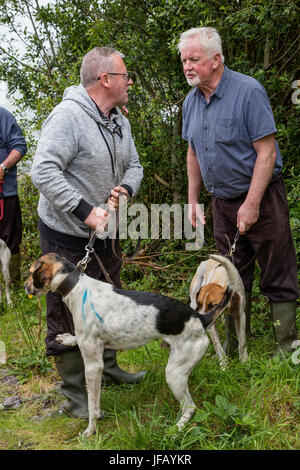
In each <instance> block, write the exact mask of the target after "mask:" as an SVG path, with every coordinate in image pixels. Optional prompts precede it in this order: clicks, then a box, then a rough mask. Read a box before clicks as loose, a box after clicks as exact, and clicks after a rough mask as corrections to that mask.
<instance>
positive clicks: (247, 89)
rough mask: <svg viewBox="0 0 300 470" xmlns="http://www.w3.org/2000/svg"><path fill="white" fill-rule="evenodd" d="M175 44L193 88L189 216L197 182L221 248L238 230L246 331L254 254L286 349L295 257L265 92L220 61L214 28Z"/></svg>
mask: <svg viewBox="0 0 300 470" xmlns="http://www.w3.org/2000/svg"><path fill="white" fill-rule="evenodd" d="M178 49H179V51H180V54H181V60H182V64H183V71H184V74H185V76H186V79H187V82H188V83H189V85H191V86H193V87H194V88H193V90H192V91H191V92H190V93H189V94H188V96H187V97H186V99H185V101H184V104H183V129H182V136H183V138H184V139H185V140H187V142H188V154H187V171H188V182H189V189H188V202H189V204H190V205H191V207H192V210H191V212H190V214H191V222H192V224H193V225H194V226H195V225H196V215H197V216H198V214H196V207H197V206H196V204H197V203H198V199H199V195H200V191H201V187H202V184H204V185H205V187H206V188H207V190H208V191H209V192H210V193H211V194H212V202H213V212H214V236H215V241H216V244H217V247H218V249H219V251H220V252H221V253H222V254H225V253H226V252H227V251H228V244H227V240H226V237H225V234H226V235H227V236H228V237H229V239H230V240H231V241H233V239H234V236H235V233H236V231H237V229H238V230H239V232H240V238H239V240H238V243H237V245H236V252H235V264H236V266H237V268H238V269H240V270H241V277H242V279H243V282H244V286H245V290H246V300H247V306H246V317H247V330H248V331H247V332H248V333H249V330H250V302H251V288H252V278H253V272H254V263H255V259H257V261H258V263H259V266H260V268H261V278H260V289H261V292H262V293H263V294H264V295H266V296H267V297H268V298H269V300H270V304H271V314H272V320H273V322H274V325H275V327H274V333H275V339H276V343H277V351H288V350H291V346H292V342H293V341H294V340H295V339H296V337H297V331H296V299H297V297H298V295H299V289H298V280H297V262H296V253H295V249H294V244H293V240H292V236H291V231H290V226H289V213H288V206H287V201H286V196H285V188H284V183H283V180H282V176H281V170H282V159H281V155H280V151H279V148H278V144H277V142H276V140H275V133H276V125H275V122H274V118H273V113H272V109H271V106H270V102H269V98H268V95H267V93H266V91H265V89H264V88H263V86H262V85H261V84H260V83H259V82H258V81H257V80H255V79H254V78H252V77H249V76H246V75H243V74H240V73H237V72H234V71H232V70H230V69H229V68H228V67H226V66H225V65H224V56H223V53H222V43H221V39H220V36H219V34H218V33H217V31H216V30H215V29H214V28H192V29H191V30H189V31H186V32H184V33H183V34H182V35H181V37H180V41H179V44H178ZM200 220H202V222H204V217H203V216H202V218H201V217H200ZM247 264H248V266H247V269H245V271H244V272H242V268H243V266H246V265H247ZM226 318H227V319H226V324H227V344H226V347H227V349H228V350H230V349H232V346H234V345H235V340H234V336H233V332H234V325H233V321H232V320H231V319H230V318H229V316H228V317H226Z"/></svg>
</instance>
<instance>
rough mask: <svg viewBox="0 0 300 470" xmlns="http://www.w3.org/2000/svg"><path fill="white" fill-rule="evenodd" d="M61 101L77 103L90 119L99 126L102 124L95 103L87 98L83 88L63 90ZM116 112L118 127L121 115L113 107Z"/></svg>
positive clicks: (71, 87) (79, 86)
mask: <svg viewBox="0 0 300 470" xmlns="http://www.w3.org/2000/svg"><path fill="white" fill-rule="evenodd" d="M62 101H64V102H67V101H74V102H75V103H77V104H78V105H79V106H80V107H81V108H82V109H83V110H84V111H85V112H86V113H87V114H88V115H89V116H90V117H91V118H92V119H94V120H95V121H97V122H99V123H100V124H104V122H103V120H102V119H101V115H100V113H99V111H98V108H97V105H96V103H95V102H94V101H93V100H92V98H91V97H90V96H89V94H88V92H87V91H86V89H85V88H84V86H82V85H81V84H80V85H72V86H70V87H68V88H66V89H65V91H64V94H63V98H62ZM114 110H116V113H117V114H116V115H115V117H116V121H117V123H118V124H119V126H121V125H122V117H123V115H122V113H121V111H120V110H119V109H118V108H117V107H115V108H114Z"/></svg>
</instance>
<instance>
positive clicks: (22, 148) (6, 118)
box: [0, 108, 27, 157]
mask: <svg viewBox="0 0 300 470" xmlns="http://www.w3.org/2000/svg"><path fill="white" fill-rule="evenodd" d="M0 132H1V138H2V139H3V141H4V142H5V144H6V146H7V148H8V151H9V152H11V151H12V150H18V151H19V152H20V153H21V155H22V157H24V155H25V154H26V152H27V145H26V141H25V139H24V137H23V134H22V131H21V129H20V127H19V126H18V124H17V121H16V119H15V117H14V116H13V115H12V114H11V113H10V112H9V111H7V110H6V109H4V108H2V109H1V118H0Z"/></svg>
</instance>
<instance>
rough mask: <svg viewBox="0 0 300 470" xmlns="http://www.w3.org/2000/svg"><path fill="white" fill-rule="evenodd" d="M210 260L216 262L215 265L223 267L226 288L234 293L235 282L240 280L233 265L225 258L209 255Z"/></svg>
mask: <svg viewBox="0 0 300 470" xmlns="http://www.w3.org/2000/svg"><path fill="white" fill-rule="evenodd" d="M210 258H211V259H213V260H215V261H217V263H220V264H221V265H222V266H223V267H224V269H225V271H226V274H227V277H228V286H229V288H230V289H231V290H232V291H235V290H236V286H237V282H238V280H239V279H240V275H239V272H238V270H237V269H236V267H235V266H234V264H233V263H232V262H231V261H230V259H228V258H226V257H225V256H221V255H210Z"/></svg>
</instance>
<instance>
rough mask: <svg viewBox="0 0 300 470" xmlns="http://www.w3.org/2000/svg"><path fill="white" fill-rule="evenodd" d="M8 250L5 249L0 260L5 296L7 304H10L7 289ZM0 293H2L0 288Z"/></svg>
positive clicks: (8, 278)
mask: <svg viewBox="0 0 300 470" xmlns="http://www.w3.org/2000/svg"><path fill="white" fill-rule="evenodd" d="M10 258H11V256H10V252H9V251H8V250H6V252H5V253H4V255H3V259H2V260H1V264H2V272H3V279H4V284H5V296H6V300H7V303H8V304H11V303H12V302H11V298H10V289H9V284H10V274H9V263H10ZM1 295H2V289H1Z"/></svg>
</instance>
